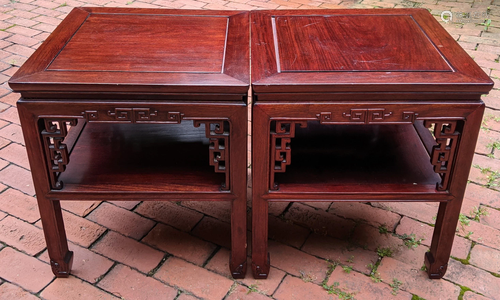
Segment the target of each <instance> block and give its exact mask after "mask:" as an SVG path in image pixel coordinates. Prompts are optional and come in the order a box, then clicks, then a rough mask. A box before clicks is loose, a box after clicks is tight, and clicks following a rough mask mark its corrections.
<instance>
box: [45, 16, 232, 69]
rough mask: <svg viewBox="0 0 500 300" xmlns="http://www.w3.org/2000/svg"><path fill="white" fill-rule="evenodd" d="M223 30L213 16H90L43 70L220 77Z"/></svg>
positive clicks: (225, 20)
mask: <svg viewBox="0 0 500 300" xmlns="http://www.w3.org/2000/svg"><path fill="white" fill-rule="evenodd" d="M227 25H228V18H227V17H219V16H169V15H153V16H151V15H136V14H118V15H115V14H92V15H90V16H89V17H88V19H87V20H86V21H85V23H83V25H82V26H81V27H80V29H78V31H77V32H76V33H75V35H74V36H73V37H72V38H71V40H70V41H69V42H68V44H67V45H66V46H65V47H64V48H63V49H62V51H61V52H60V53H59V55H57V57H56V58H55V59H54V61H53V62H52V64H51V65H50V66H49V67H48V68H47V70H54V71H57V70H59V71H63V70H64V71H121V72H196V73H221V72H222V65H223V61H224V47H225V41H226V33H227ZM82 52H83V53H82ZM82 54H83V55H82Z"/></svg>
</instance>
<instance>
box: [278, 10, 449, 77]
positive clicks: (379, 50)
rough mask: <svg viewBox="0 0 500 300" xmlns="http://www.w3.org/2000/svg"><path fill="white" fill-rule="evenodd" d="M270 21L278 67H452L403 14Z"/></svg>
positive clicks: (406, 68) (411, 19)
mask: <svg viewBox="0 0 500 300" xmlns="http://www.w3.org/2000/svg"><path fill="white" fill-rule="evenodd" d="M273 27H275V28H273V30H275V32H276V40H277V42H278V50H279V53H278V54H279V61H280V68H281V72H293V71H313V72H314V71H447V72H451V71H452V69H451V68H450V66H449V65H448V63H447V62H446V61H445V60H444V58H443V57H442V56H441V54H440V53H439V51H438V50H437V49H436V47H435V46H434V45H433V44H432V43H431V42H430V41H429V39H428V38H427V37H426V36H425V34H424V33H423V32H422V30H421V29H420V28H419V27H418V24H417V23H415V20H414V19H413V18H412V17H411V16H408V15H389V16H383V15H368V16H364V15H331V16H328V15H325V16H277V17H275V18H274V24H273ZM409 37H410V38H409ZM417 45H418V46H417Z"/></svg>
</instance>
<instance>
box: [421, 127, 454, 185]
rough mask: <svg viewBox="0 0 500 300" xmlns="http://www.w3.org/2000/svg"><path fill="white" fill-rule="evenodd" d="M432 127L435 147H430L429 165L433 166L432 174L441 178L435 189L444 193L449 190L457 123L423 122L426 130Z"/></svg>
mask: <svg viewBox="0 0 500 300" xmlns="http://www.w3.org/2000/svg"><path fill="white" fill-rule="evenodd" d="M432 125H434V130H433V134H434V138H435V139H436V143H437V145H435V146H433V147H432V151H431V164H432V165H433V166H434V172H436V173H437V174H439V176H441V182H440V183H438V184H437V186H436V189H437V190H438V191H445V190H447V189H448V188H449V182H450V174H451V171H452V167H453V161H454V157H455V152H456V148H457V144H458V139H459V138H460V131H458V130H457V121H432V120H425V121H424V126H425V127H426V128H431V127H432Z"/></svg>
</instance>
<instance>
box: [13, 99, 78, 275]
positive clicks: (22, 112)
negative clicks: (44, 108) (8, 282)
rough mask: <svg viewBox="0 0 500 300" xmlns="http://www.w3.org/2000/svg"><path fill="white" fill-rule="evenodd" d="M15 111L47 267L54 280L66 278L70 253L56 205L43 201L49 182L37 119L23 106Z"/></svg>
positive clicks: (71, 256) (59, 211)
mask: <svg viewBox="0 0 500 300" xmlns="http://www.w3.org/2000/svg"><path fill="white" fill-rule="evenodd" d="M17 107H18V112H19V117H20V121H21V127H22V130H23V135H24V140H25V143H26V150H27V152H28V159H29V162H30V167H31V174H32V176H33V182H34V185H35V191H36V195H37V202H38V209H39V211H40V217H41V220H42V226H43V232H44V235H45V241H46V243H47V251H48V253H49V257H50V266H51V267H52V272H53V273H54V275H56V276H57V277H68V276H69V273H70V271H71V266H72V264H73V252H72V251H69V248H68V241H67V238H66V232H65V230H64V222H63V218H62V213H61V205H60V203H59V201H57V200H50V199H47V198H46V197H45V195H46V193H47V192H48V191H49V186H48V182H49V178H48V174H47V172H46V167H45V164H44V162H45V157H44V154H43V150H42V146H41V141H40V135H39V133H38V125H37V122H38V118H37V117H36V116H35V115H33V114H31V113H30V112H29V111H28V110H27V108H26V107H25V106H24V105H23V104H21V103H19V104H18V106H17Z"/></svg>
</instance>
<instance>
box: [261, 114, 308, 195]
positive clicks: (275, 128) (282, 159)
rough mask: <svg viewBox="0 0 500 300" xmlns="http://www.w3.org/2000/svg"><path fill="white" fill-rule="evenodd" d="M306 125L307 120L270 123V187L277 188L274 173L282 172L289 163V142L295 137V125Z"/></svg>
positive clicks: (304, 126) (302, 126) (303, 126)
mask: <svg viewBox="0 0 500 300" xmlns="http://www.w3.org/2000/svg"><path fill="white" fill-rule="evenodd" d="M296 124H299V125H300V127H301V128H306V127H307V121H273V122H272V123H271V178H270V189H271V190H278V189H279V186H278V183H276V182H275V179H274V177H275V176H274V175H275V173H283V172H285V171H286V166H288V165H290V163H291V162H292V161H291V154H292V152H291V151H292V150H291V147H290V144H291V142H292V138H293V137H295V125H296Z"/></svg>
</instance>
